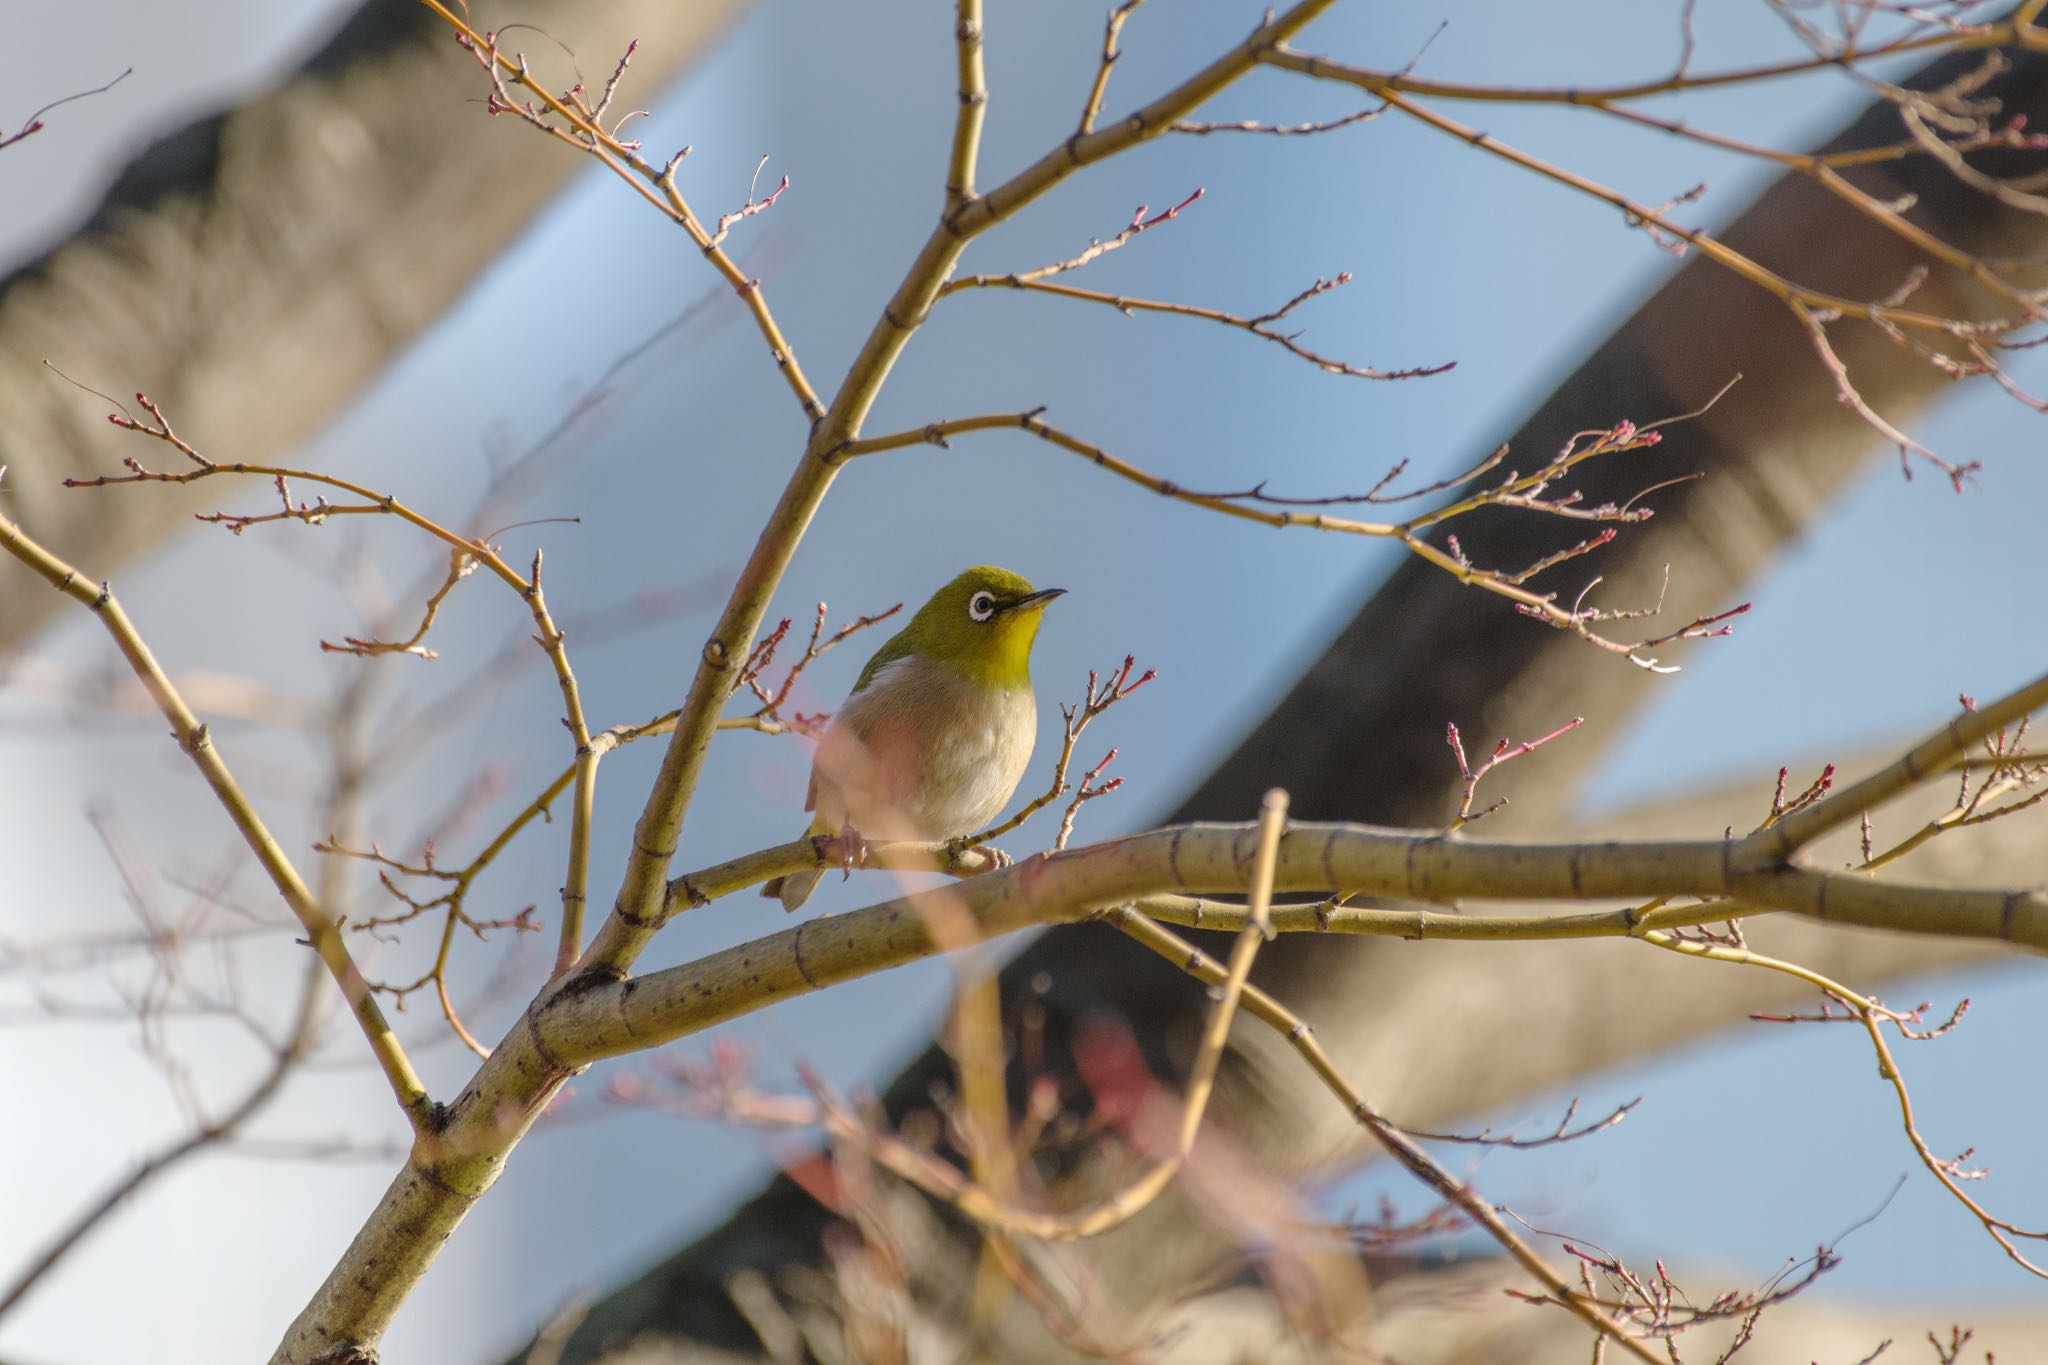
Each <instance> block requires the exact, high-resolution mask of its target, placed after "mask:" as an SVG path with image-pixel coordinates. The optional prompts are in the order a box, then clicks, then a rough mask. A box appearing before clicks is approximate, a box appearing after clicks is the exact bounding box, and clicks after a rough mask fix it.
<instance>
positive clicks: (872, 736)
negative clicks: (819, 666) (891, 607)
mask: <svg viewBox="0 0 2048 1365" xmlns="http://www.w3.org/2000/svg"><path fill="white" fill-rule="evenodd" d="M1065 591H1066V589H1064V588H1033V587H1032V586H1031V584H1030V583H1028V582H1026V581H1025V580H1024V579H1022V578H1020V577H1018V576H1017V575H1016V574H1013V573H1011V572H1010V571H1009V570H1007V569H998V568H994V567H991V566H989V565H986V564H983V565H980V566H978V567H976V568H972V569H969V570H967V571H966V572H965V573H963V574H961V575H960V576H959V577H957V578H955V579H954V580H953V581H952V582H950V583H948V584H946V586H945V587H943V588H940V589H939V590H938V591H937V592H935V593H933V594H932V598H931V601H929V602H927V603H925V604H924V606H922V607H920V608H919V609H918V612H917V615H915V616H913V617H911V618H910V624H909V625H907V626H905V627H904V628H903V629H902V630H900V631H898V632H897V633H896V634H895V636H893V637H892V638H891V639H890V640H889V642H888V643H887V644H885V645H883V646H882V647H881V648H880V649H878V650H876V651H875V657H874V658H872V659H870V660H868V665H867V667H866V668H864V669H862V670H861V673H860V680H859V681H858V682H856V683H855V684H854V685H853V693H852V695H850V696H848V697H847V699H846V704H845V705H844V706H842V707H840V708H839V711H838V713H837V714H836V715H835V716H834V717H833V718H832V723H831V725H830V726H828V727H827V728H826V731H825V735H824V738H823V739H821V740H820V741H819V742H818V752H817V756H816V757H815V758H814V759H813V760H812V763H811V789H810V794H809V795H808V796H807V797H806V798H805V800H804V809H805V810H808V811H811V812H812V816H811V827H810V830H809V833H810V834H811V835H812V836H813V837H815V836H817V835H820V834H835V835H845V836H847V837H849V838H853V837H858V838H861V839H868V840H875V841H893V840H899V839H952V838H956V837H958V836H959V835H962V834H969V833H972V832H973V831H974V830H977V829H979V828H981V827H982V826H983V825H986V824H987V823H988V822H989V821H990V820H992V819H994V818H995V816H996V814H997V813H998V812H999V811H1001V810H1002V808H1003V805H1004V803H1005V802H1007V801H1008V800H1009V799H1010V794H1011V793H1012V792H1014V791H1016V790H1017V783H1018V782H1019V781H1020V780H1021V779H1022V778H1023V776H1024V769H1025V768H1026V767H1027V766H1028V765H1029V764H1030V762H1031V746H1032V743H1033V742H1034V740H1035V739H1036V738H1037V735H1038V703H1037V702H1036V700H1035V699H1033V697H1032V695H1031V645H1032V643H1033V641H1035V640H1036V639H1037V638H1038V623H1039V619H1040V617H1041V615H1042V613H1043V612H1044V610H1045V604H1046V603H1048V602H1050V601H1052V599H1053V598H1055V597H1058V596H1059V595H1060V594H1061V593H1063V592H1065ZM824 875H825V874H824V871H823V869H814V870H812V871H808V872H792V873H790V874H789V875H788V876H785V877H777V878H775V879H774V880H773V881H770V882H768V883H767V884H766V885H764V886H763V887H762V888H761V894H762V895H764V896H779V897H780V898H781V899H782V908H783V909H785V910H794V909H796V908H797V907H798V906H800V905H802V904H803V903H804V901H805V900H806V899H808V898H809V896H810V894H811V891H812V889H813V888H815V887H816V886H817V884H818V880H819V878H821V877H823V876H824Z"/></svg>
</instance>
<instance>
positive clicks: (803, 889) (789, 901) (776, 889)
mask: <svg viewBox="0 0 2048 1365" xmlns="http://www.w3.org/2000/svg"><path fill="white" fill-rule="evenodd" d="M824 876H825V869H824V868H822V867H819V868H812V869H811V870H810V871H808V872H791V873H788V874H787V875H785V876H781V877H773V878H770V879H769V880H768V881H765V882H762V883H761V894H762V895H764V896H775V897H778V898H779V899H780V900H781V901H782V908H783V909H784V910H795V909H797V908H798V907H799V906H801V905H802V904H803V903H804V902H805V901H807V900H809V899H810V898H811V892H813V891H815V890H817V889H818V883H819V882H820V881H822V880H824Z"/></svg>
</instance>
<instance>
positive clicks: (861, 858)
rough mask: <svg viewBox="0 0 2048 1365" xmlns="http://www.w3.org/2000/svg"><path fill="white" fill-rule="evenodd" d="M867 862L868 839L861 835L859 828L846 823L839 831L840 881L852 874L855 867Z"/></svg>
mask: <svg viewBox="0 0 2048 1365" xmlns="http://www.w3.org/2000/svg"><path fill="white" fill-rule="evenodd" d="M867 863H868V841H867V840H866V839H864V838H862V837H861V833H860V831H859V830H857V829H855V828H854V827H853V826H852V825H847V826H846V827H845V828H843V829H841V830H840V831H839V877H840V880H841V881H844V880H846V879H847V878H849V877H851V876H853V870H854V869H855V868H856V867H866V866H867Z"/></svg>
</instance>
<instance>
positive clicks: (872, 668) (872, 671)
mask: <svg viewBox="0 0 2048 1365" xmlns="http://www.w3.org/2000/svg"><path fill="white" fill-rule="evenodd" d="M910 654H911V648H910V632H909V631H907V630H899V631H897V632H896V633H895V634H894V635H891V636H890V637H889V642H888V643H887V644H885V645H883V646H882V647H881V648H880V649H878V650H876V651H875V657H874V658H872V659H869V660H868V666H867V667H866V668H863V669H862V670H861V671H860V677H859V679H858V680H856V681H855V682H854V684H853V692H852V693H851V694H850V695H849V696H848V697H847V700H848V701H851V700H852V699H853V698H854V697H857V696H859V695H860V694H861V693H862V692H863V691H865V690H866V689H867V685H868V684H869V683H871V682H873V681H874V680H875V677H876V675H877V674H879V673H880V672H881V671H882V670H883V669H885V668H887V667H888V666H889V665H890V664H893V663H895V662H896V661H897V660H898V659H907V658H909V657H910Z"/></svg>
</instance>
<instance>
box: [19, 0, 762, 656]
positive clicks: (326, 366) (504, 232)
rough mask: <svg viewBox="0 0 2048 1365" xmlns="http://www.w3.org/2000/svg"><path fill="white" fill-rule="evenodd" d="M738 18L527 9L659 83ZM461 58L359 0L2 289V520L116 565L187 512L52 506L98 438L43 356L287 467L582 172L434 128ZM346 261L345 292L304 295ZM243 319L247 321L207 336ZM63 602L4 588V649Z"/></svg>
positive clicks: (470, 124) (544, 4)
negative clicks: (427, 97)
mask: <svg viewBox="0 0 2048 1365" xmlns="http://www.w3.org/2000/svg"><path fill="white" fill-rule="evenodd" d="M739 9H740V5H739V3H738V0H711V2H710V3H706V4H690V5H673V4H667V3H662V2H661V0H622V3H619V4H614V5H607V6H606V7H605V9H604V11H603V13H602V14H600V13H598V12H597V11H594V10H592V9H590V8H589V7H587V6H583V5H578V4H575V3H572V2H571V0H531V3H522V4H521V6H520V14H521V17H522V18H524V19H527V20H529V21H531V22H533V23H535V24H537V25H540V26H542V27H545V28H546V29H547V30H548V31H549V32H550V33H552V34H554V35H555V36H556V37H558V38H560V39H561V40H562V41H563V42H564V43H565V44H567V45H568V46H570V47H572V48H577V47H586V46H588V45H590V44H592V43H594V42H595V41H596V35H597V34H598V33H600V32H604V33H609V32H613V31H616V30H617V29H618V28H624V29H627V30H629V31H631V32H634V33H637V34H638V35H639V36H640V37H641V39H642V40H643V41H644V42H645V44H646V46H647V48H648V55H647V57H646V59H645V61H646V64H647V69H648V70H647V74H649V75H650V76H651V77H653V78H654V79H663V78H666V77H667V76H669V75H671V74H673V73H674V72H675V71H677V70H679V69H681V68H682V67H683V66H685V65H687V64H688V63H689V62H690V61H692V60H693V59H695V58H696V57H697V56H698V55H699V54H701V53H702V52H703V51H704V50H705V48H706V46H707V45H708V44H709V43H710V41H711V40H712V39H713V38H715V37H716V36H717V34H718V33H719V32H720V30H721V29H722V28H723V26H724V25H725V24H726V23H727V22H728V21H729V19H730V18H731V17H732V16H733V15H734V14H735V13H737V12H738V11H739ZM454 55H455V54H452V53H451V52H450V50H449V45H448V42H447V39H446V37H445V36H444V34H443V31H442V30H441V29H440V28H439V27H438V26H437V25H435V24H434V23H433V22H432V21H431V19H430V18H429V16H427V15H426V14H425V12H424V11H423V10H421V9H420V7H419V6H418V4H417V3H416V0H369V3H366V4H364V5H363V6H362V7H361V8H360V9H358V10H357V11H356V12H355V14H354V15H353V16H351V17H350V18H349V20H348V21H347V23H345V24H344V25H343V26H342V28H341V29H340V30H339V31H338V32H336V34H335V35H334V37H333V38H331V39H330V40H329V41H328V42H327V44H326V45H325V46H324V47H322V48H321V49H320V50H319V51H318V52H316V53H315V54H314V55H313V56H312V57H311V58H310V59H308V61H307V62H306V64H305V65H304V66H303V67H302V68H301V69H300V70H299V71H298V72H297V73H295V74H294V75H292V76H291V77H290V78H289V79H288V80H286V81H285V82H284V83H283V84H282V85H281V86H279V87H278V88H277V89H276V90H274V91H271V92H269V93H266V94H263V95H260V96H258V97H256V98H254V99H252V100H250V101H248V102H247V103H245V104H243V105H242V106H240V107H239V108H236V109H234V110H231V111H228V112H226V113H223V114H220V115H216V116H213V117H209V118H206V119H202V120H200V121H199V122H197V123H194V124H192V125H191V126H189V127H186V128H183V129H181V130H178V131H175V132H173V133H171V134H169V135H168V136H166V137H164V138H162V139H161V140H160V141H159V142H157V143H156V145H154V146H153V147H151V148H150V149H149V150H148V151H147V152H146V153H144V154H142V155H141V156H139V157H138V158H137V159H136V160H135V161H134V162H133V163H132V164H131V165H130V167H129V169H128V170H127V172H125V173H124V174H123V176H122V177H121V179H120V180H119V181H118V182H117V183H116V184H115V185H114V186H113V187H112V188H111V189H110V190H109V191H108V194H107V198H106V200H105V201H104V203H103V204H102V205H101V206H100V209H99V211H98V212H97V213H96V214H95V215H94V217H93V218H92V220H91V221H90V222H89V223H87V224H86V225H84V226H83V227H82V228H80V229H79V230H78V232H77V233H75V234H74V235H73V236H72V237H71V238H70V239H69V240H68V241H65V242H63V243H61V244H59V245H57V246H54V247H53V248H52V249H51V250H50V251H49V252H48V253H47V254H46V255H44V256H43V257H41V258H40V259H39V260H36V261H34V262H31V263H29V264H27V265H24V266H22V267H20V268H19V269H17V270H16V271H15V272H14V273H13V274H12V275H10V276H7V277H5V278H4V279H0V409H4V410H5V411H6V412H7V414H8V420H7V423H6V428H5V430H0V464H4V465H10V466H12V469H13V474H12V477H11V480H10V487H11V489H12V492H10V494H9V495H8V505H9V514H10V515H11V516H13V517H14V518H15V519H16V520H17V521H19V522H20V523H21V524H22V526H23V527H24V528H25V529H26V530H28V531H29V533H30V534H32V535H34V536H35V537H36V538H37V539H39V540H41V541H42V542H43V543H45V544H47V545H49V546H51V548H53V549H55V550H56V551H58V552H59V553H62V554H65V555H67V556H68V557H71V558H75V559H84V560H89V561H90V562H93V563H96V564H100V565H103V566H107V567H112V566H113V565H115V564H116V563H118V562H119V561H120V560H121V559H122V558H124V557H125V556H128V555H132V554H136V553H139V552H140V551H142V550H144V549H146V548H147V547H149V546H150V545H152V544H154V543H156V542H157V541H158V540H159V539H161V538H162V537H164V536H165V535H167V534H170V533H171V532H172V531H174V530H176V529H177V528H178V526H179V525H180V519H179V518H178V517H177V516H174V515H167V510H166V508H164V507H163V506H162V505H154V506H145V505H143V504H141V503H139V502H136V503H123V504H120V505H113V504H101V503H93V504H87V503H83V502H80V501H79V500H77V499H72V498H65V497H63V496H61V495H60V492H59V490H58V489H57V487H56V484H57V481H58V479H60V478H62V477H65V476H70V475H83V474H88V473H91V472H93V470H94V466H95V465H96V464H97V462H98V461H99V460H100V459H101V458H102V457H103V456H102V451H103V445H102V437H103V433H104V430H105V428H104V426H103V425H101V424H100V422H99V421H98V416H97V414H96V413H94V412H92V411H91V410H90V409H89V408H81V406H80V404H79V403H78V401H77V398H76V396H75V395H74V394H72V393H71V392H69V391H68V390H67V389H66V388H64V386H62V385H60V384H56V383H53V382H52V381H51V378H50V376H49V374H48V372H47V371H45V370H44V369H43V368H42V365H41V362H42V360H43V359H44V358H45V357H47V358H49V359H51V360H53V361H55V362H56V363H57V364H59V365H61V366H63V367H64V368H65V369H66V370H68V371H70V372H72V373H75V374H83V375H99V376H116V377H118V378H119V380H120V381H121V382H122V383H123V384H124V385H133V386H134V387H140V388H147V389H149V390H150V391H151V392H152V393H153V394H155V396H156V397H158V398H159V399H162V400H163V401H164V403H165V404H166V406H168V407H169V408H171V409H172V410H174V411H177V412H180V413H183V414H184V415H185V416H186V417H187V418H188V419H189V420H190V421H192V422H193V423H195V424H196V425H198V426H200V427H202V428H204V429H206V430H209V431H213V432H216V433H218V435H219V448H218V450H217V452H216V453H217V454H218V455H219V457H220V458H221V459H222V460H223V461H224V462H229V463H232V462H234V461H237V460H248V459H271V458H275V457H277V456H278V455H279V454H280V453H282V452H285V451H288V450H290V449H291V447H292V446H293V445H294V444H295V443H297V442H298V441H300V440H302V439H303V438H304V437H306V436H307V435H309V434H310V433H312V432H313V431H315V430H317V429H318V428H319V426H320V425H321V424H322V423H323V422H324V421H326V420H327V417H328V416H329V414H331V413H332V412H334V411H335V410H336V409H338V408H339V407H340V406H341V405H342V404H343V403H344V402H345V401H346V400H347V399H348V398H349V397H350V396H351V395H352V394H353V393H355V391H356V390H357V388H358V387H359V386H360V385H361V384H363V383H364V382H365V381H367V380H368V379H369V378H370V377H371V376H373V375H375V374H377V373H379V372H380V371H381V370H382V369H383V368H384V366H385V364H386V363H387V361H388V360H389V358H390V357H391V356H392V355H394V354H396V353H397V352H398V351H399V350H401V349H403V347H404V346H405V345H406V344H407V343H408V342H409V341H410V340H411V338H412V337H413V336H415V335H416V334H417V333H418V332H419V331H420V330H422V329H423V328H425V327H426V326H427V325H428V324H429V323H431V322H432V321H433V320H434V319H435V318H437V317H439V316H440V314H441V312H442V311H443V310H444V309H445V308H446V307H448V306H449V305H450V304H451V303H453V302H454V300H455V299H456V298H458V297H459V296H460V295H461V293H462V292H463V290H465V289H466V288H467V287H468V285H469V282H470V281H471V280H472V279H474V278H475V276H476V275H477V273H478V272H480V271H482V270H483V269H484V268H485V267H486V266H488V265H489V264H490V262H491V261H492V260H493V259H494V257H495V256H496V254H497V252H498V251H499V250H500V249H502V248H503V247H504V246H506V245H508V244H509V243H511V242H512V241H513V240H514V239H515V238H517V237H518V236H519V234H520V233H521V232H523V231H524V230H525V227H526V224H527V222H528V220H529V219H530V217H531V216H532V215H533V214H534V213H536V212H538V211H539V210H540V209H541V207H542V206H544V205H545V204H546V203H548V202H549V200H551V199H552V198H553V197H554V195H555V193H556V192H557V191H558V190H559V189H560V188H561V186H562V185H563V183H565V181H566V180H567V179H568V177H569V176H570V175H572V174H574V173H575V171H576V169H577V167H576V164H575V163H574V162H573V161H572V160H570V159H569V158H566V157H564V158H535V157H533V156H532V155H531V151H530V148H527V147H525V146H523V145H521V143H520V140H519V139H517V138H507V137H505V136H504V135H503V132H504V130H503V129H500V128H494V127H492V126H490V123H489V121H488V120H484V119H442V120H439V121H437V122H436V125H435V127H434V130H433V134H432V136H422V135H421V130H420V112H419V103H418V92H419V91H420V90H421V89H423V88H427V87H430V86H431V85H433V84H435V83H436V82H438V81H440V80H442V79H444V77H445V74H446V72H447V71H448V70H449V69H450V67H451V65H452V60H451V59H452V57H453V56H454ZM108 98H119V92H118V90H117V91H116V92H115V93H114V94H112V95H110V96H108ZM42 136H44V137H46V138H47V137H52V136H59V137H61V136H62V126H61V124H60V123H56V122H53V123H52V124H51V125H50V129H49V131H46V132H45V133H43V134H42ZM6 174H7V172H6V168H5V165H4V163H0V182H4V180H5V177H6ZM451 222H459V223H460V224H461V225H462V230H461V231H459V232H451V231H449V227H448V225H449V224H450V223H451ZM338 267H340V268H342V269H344V270H345V273H346V275H347V278H348V280H349V281H350V285H349V287H347V288H339V287H324V286H320V285H318V284H315V285H311V286H309V284H308V282H309V281H315V282H317V281H323V280H326V281H331V280H333V279H335V278H336V273H335V272H336V270H337V268H338ZM193 299H204V300H205V301H206V302H205V306H204V307H193V306H191V305H190V303H189V301H190V300H193ZM230 314H231V315H233V316H234V317H235V318H236V319H237V323H236V325H235V326H233V327H222V326H219V325H217V324H218V319H219V318H221V317H222V316H226V315H230ZM197 505H198V504H197V500H196V499H195V498H190V497H187V498H184V499H182V500H180V501H179V506H180V507H182V508H183V509H185V510H194V509H196V507H197ZM55 602H56V599H55V598H54V596H51V595H49V594H43V593H5V594H0V653H4V652H5V651H6V650H7V649H9V648H10V647H11V646H12V645H13V644H14V642H15V641H17V640H19V639H20V638H21V637H22V636H23V634H24V633H25V632H26V631H28V630H29V629H30V628H32V627H33V626H34V625H35V624H36V623H37V622H39V621H41V620H42V619H43V618H44V617H45V616H46V615H47V614H48V613H49V611H50V610H51V608H52V607H53V606H54V605H55Z"/></svg>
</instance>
